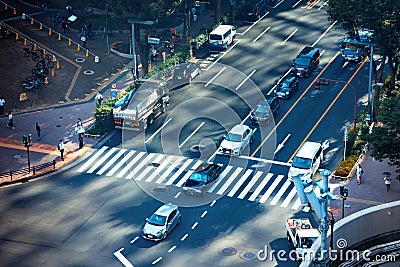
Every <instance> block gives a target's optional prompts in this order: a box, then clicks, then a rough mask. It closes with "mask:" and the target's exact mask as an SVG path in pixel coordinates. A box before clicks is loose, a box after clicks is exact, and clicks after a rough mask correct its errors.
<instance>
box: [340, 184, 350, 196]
mask: <svg viewBox="0 0 400 267" xmlns="http://www.w3.org/2000/svg"><path fill="white" fill-rule="evenodd" d="M339 191H340V195H341V196H342V197H347V196H348V195H349V189H348V188H347V187H344V186H343V185H341V186H340V187H339Z"/></svg>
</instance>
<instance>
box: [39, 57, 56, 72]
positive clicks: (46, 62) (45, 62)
mask: <svg viewBox="0 0 400 267" xmlns="http://www.w3.org/2000/svg"><path fill="white" fill-rule="evenodd" d="M46 66H47V67H48V68H50V69H52V68H54V61H53V57H52V56H50V55H49V54H47V55H45V56H42V58H41V59H40V61H39V62H38V63H36V67H37V68H38V69H42V68H44V67H46Z"/></svg>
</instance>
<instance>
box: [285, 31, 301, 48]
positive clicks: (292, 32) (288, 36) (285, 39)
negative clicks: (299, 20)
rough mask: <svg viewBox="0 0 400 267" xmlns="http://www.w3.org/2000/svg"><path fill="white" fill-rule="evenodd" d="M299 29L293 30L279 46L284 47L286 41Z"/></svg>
mask: <svg viewBox="0 0 400 267" xmlns="http://www.w3.org/2000/svg"><path fill="white" fill-rule="evenodd" d="M298 30H299V29H295V30H294V31H293V32H292V33H291V34H290V35H289V36H288V37H287V38H286V39H285V40H284V41H283V42H282V43H281V45H284V44H285V43H286V42H287V41H289V39H290V38H292V36H293V35H294V34H295V33H296V32H297V31H298Z"/></svg>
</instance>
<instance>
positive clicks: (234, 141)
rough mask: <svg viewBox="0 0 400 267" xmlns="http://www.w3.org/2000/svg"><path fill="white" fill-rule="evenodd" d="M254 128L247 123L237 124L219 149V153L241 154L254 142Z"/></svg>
mask: <svg viewBox="0 0 400 267" xmlns="http://www.w3.org/2000/svg"><path fill="white" fill-rule="evenodd" d="M253 133H254V130H253V129H251V128H250V127H249V126H247V125H242V124H239V125H236V126H235V127H233V128H232V129H231V130H230V131H229V133H228V135H227V136H225V139H224V140H223V141H222V143H221V146H220V147H219V149H218V152H219V153H222V154H227V155H233V156H239V155H241V154H242V151H243V150H244V149H245V148H246V147H247V146H248V145H250V144H251V143H252V142H253Z"/></svg>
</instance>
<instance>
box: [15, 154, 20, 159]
mask: <svg viewBox="0 0 400 267" xmlns="http://www.w3.org/2000/svg"><path fill="white" fill-rule="evenodd" d="M21 157H22V155H21V154H15V155H14V159H19V158H21Z"/></svg>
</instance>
